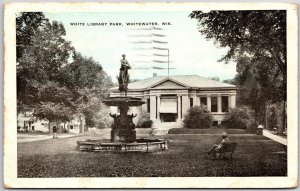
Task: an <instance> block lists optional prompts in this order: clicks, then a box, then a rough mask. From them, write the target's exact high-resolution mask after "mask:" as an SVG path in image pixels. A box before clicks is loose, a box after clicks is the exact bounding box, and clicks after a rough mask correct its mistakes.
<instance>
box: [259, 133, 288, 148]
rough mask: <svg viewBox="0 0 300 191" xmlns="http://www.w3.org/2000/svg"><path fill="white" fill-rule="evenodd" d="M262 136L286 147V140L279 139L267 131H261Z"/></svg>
mask: <svg viewBox="0 0 300 191" xmlns="http://www.w3.org/2000/svg"><path fill="white" fill-rule="evenodd" d="M263 135H264V136H265V137H268V138H269V139H272V140H273V141H276V142H278V143H280V144H283V145H287V139H285V138H283V137H280V136H278V135H274V134H273V133H271V132H269V131H267V130H263Z"/></svg>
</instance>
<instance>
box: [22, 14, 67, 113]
mask: <svg viewBox="0 0 300 191" xmlns="http://www.w3.org/2000/svg"><path fill="white" fill-rule="evenodd" d="M29 15H30V17H29V16H28V15H27V14H21V15H20V16H19V17H17V20H20V21H23V20H26V19H28V20H33V21H35V20H38V21H40V20H42V21H43V22H42V21H41V23H42V24H40V25H37V26H35V25H34V26H35V27H31V25H30V24H28V22H29V21H27V22H23V23H22V22H21V23H22V24H20V25H22V26H23V25H25V26H23V27H19V28H21V29H19V32H20V34H17V38H19V41H20V44H19V45H20V46H19V49H17V60H18V63H17V100H18V112H20V111H22V110H23V109H25V108H29V109H33V108H34V107H35V105H36V103H37V100H38V98H37V94H38V92H39V89H40V88H41V87H42V86H43V85H44V84H46V83H47V82H49V81H53V82H57V83H58V84H59V81H58V79H59V76H58V75H59V70H60V69H61V67H62V66H64V65H65V64H67V60H68V58H69V56H70V53H71V50H72V49H73V48H72V47H71V45H70V42H68V41H66V40H64V38H63V36H64V35H65V34H66V32H65V29H64V26H63V25H62V23H58V22H56V21H53V22H52V23H50V22H49V21H48V20H47V19H45V18H44V16H43V14H42V13H39V14H29ZM23 17H25V18H23ZM27 17H29V18H27ZM35 17H37V18H35ZM26 23H27V24H28V25H29V26H26ZM29 23H30V22H29ZM22 28H25V29H22ZM26 28H30V30H29V29H26ZM23 38H24V39H23ZM27 41H28V42H27ZM24 43H27V44H26V45H23V44H24ZM17 46H18V45H17Z"/></svg>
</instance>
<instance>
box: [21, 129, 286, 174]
mask: <svg viewBox="0 0 300 191" xmlns="http://www.w3.org/2000/svg"><path fill="white" fill-rule="evenodd" d="M219 136H220V135H214V134H195V135H190V134H169V135H165V136H160V137H159V138H167V139H169V140H170V148H169V149H168V150H166V151H164V152H154V153H101V152H98V153H91V152H79V151H77V150H75V146H76V141H77V140H83V139H87V138H95V137H90V136H82V137H71V138H64V139H49V140H43V141H37V142H28V143H19V144H18V177H160V176H161V177H175V176H177V177H199V176H286V175H287V163H286V161H287V158H286V154H285V153H284V152H283V151H284V149H285V148H284V147H283V146H282V145H280V144H279V143H276V142H274V141H272V140H270V139H268V138H265V137H263V136H257V135H253V134H234V135H229V138H230V140H231V141H236V142H238V146H237V149H236V152H235V153H234V155H233V159H232V160H217V161H214V160H211V159H210V157H209V156H208V155H207V154H206V153H205V152H206V151H208V150H209V149H210V147H211V145H213V144H214V143H215V142H217V141H218V139H219Z"/></svg>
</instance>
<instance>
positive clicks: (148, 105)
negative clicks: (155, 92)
mask: <svg viewBox="0 0 300 191" xmlns="http://www.w3.org/2000/svg"><path fill="white" fill-rule="evenodd" d="M147 112H148V113H150V98H147Z"/></svg>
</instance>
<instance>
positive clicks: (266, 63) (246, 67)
mask: <svg viewBox="0 0 300 191" xmlns="http://www.w3.org/2000/svg"><path fill="white" fill-rule="evenodd" d="M190 17H191V18H192V19H197V21H198V26H199V27H198V29H199V32H200V33H201V34H203V35H204V36H205V37H206V38H207V39H211V40H214V42H215V44H216V45H217V46H219V47H223V48H228V52H227V54H225V55H223V56H222V57H221V58H220V59H219V61H224V62H225V63H229V62H230V61H234V62H236V63H237V67H236V69H237V76H236V78H235V81H236V82H235V84H236V85H238V86H239V93H238V96H239V99H238V101H239V102H242V103H243V104H246V105H250V106H251V107H252V108H253V109H254V110H255V111H256V112H255V113H256V114H257V115H258V116H262V117H263V115H262V114H263V110H265V109H266V108H265V107H266V106H265V105H266V103H267V102H271V103H275V102H279V101H286V78H287V77H286V75H287V52H286V51H287V49H286V11H282V10H257V11H256V10H251V11H210V12H202V11H193V12H192V13H191V14H190ZM283 107H285V106H284V105H283ZM283 110H284V108H283ZM284 115H285V114H284V112H283V114H282V116H284Z"/></svg>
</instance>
